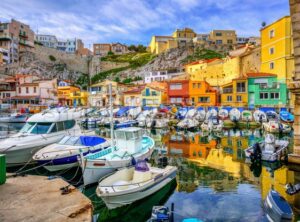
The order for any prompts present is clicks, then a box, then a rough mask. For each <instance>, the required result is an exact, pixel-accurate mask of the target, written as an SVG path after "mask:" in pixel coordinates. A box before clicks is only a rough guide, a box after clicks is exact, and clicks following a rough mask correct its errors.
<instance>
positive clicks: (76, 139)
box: [33, 135, 110, 171]
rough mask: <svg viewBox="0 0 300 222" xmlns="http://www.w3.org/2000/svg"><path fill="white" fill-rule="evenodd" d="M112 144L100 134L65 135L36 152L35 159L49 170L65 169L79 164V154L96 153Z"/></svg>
mask: <svg viewBox="0 0 300 222" xmlns="http://www.w3.org/2000/svg"><path fill="white" fill-rule="evenodd" d="M109 146H110V141H108V140H106V139H104V138H101V137H99V136H85V135H80V136H64V137H63V138H62V139H61V140H60V141H59V142H58V143H54V144H51V145H49V146H46V147H44V148H42V149H41V150H39V151H38V152H37V153H35V154H34V156H33V159H34V160H35V161H37V162H38V164H40V165H43V166H44V167H45V168H46V169H47V170H49V171H58V170H64V169H68V168H71V167H75V166H79V164H78V161H77V156H78V155H80V153H81V152H82V153H83V155H87V154H88V153H95V152H98V151H101V150H103V149H105V148H107V147H109Z"/></svg>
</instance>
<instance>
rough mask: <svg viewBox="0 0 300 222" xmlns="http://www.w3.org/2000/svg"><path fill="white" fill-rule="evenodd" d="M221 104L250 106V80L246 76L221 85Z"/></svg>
mask: <svg viewBox="0 0 300 222" xmlns="http://www.w3.org/2000/svg"><path fill="white" fill-rule="evenodd" d="M221 105H222V106H233V107H248V80H247V78H246V77H241V78H237V79H233V80H232V82H230V83H227V84H224V85H222V86H221Z"/></svg>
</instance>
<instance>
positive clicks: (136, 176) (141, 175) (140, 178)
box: [132, 170, 152, 183]
mask: <svg viewBox="0 0 300 222" xmlns="http://www.w3.org/2000/svg"><path fill="white" fill-rule="evenodd" d="M151 178H152V176H151V171H146V172H140V171H137V170H135V171H134V172H133V179H132V183H141V182H145V181H148V180H151Z"/></svg>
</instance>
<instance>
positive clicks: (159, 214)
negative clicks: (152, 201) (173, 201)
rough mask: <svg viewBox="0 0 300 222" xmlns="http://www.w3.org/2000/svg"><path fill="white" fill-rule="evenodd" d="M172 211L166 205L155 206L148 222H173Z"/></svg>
mask: <svg viewBox="0 0 300 222" xmlns="http://www.w3.org/2000/svg"><path fill="white" fill-rule="evenodd" d="M171 217H172V212H171V211H170V209H169V208H168V207H166V206H153V208H152V213H151V218H150V219H149V220H148V221H147V222H171V221H172V218H171Z"/></svg>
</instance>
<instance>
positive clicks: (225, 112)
mask: <svg viewBox="0 0 300 222" xmlns="http://www.w3.org/2000/svg"><path fill="white" fill-rule="evenodd" d="M218 116H219V118H220V119H222V120H224V119H227V118H228V116H229V113H228V110H227V109H223V108H222V109H220V110H219V113H218Z"/></svg>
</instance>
